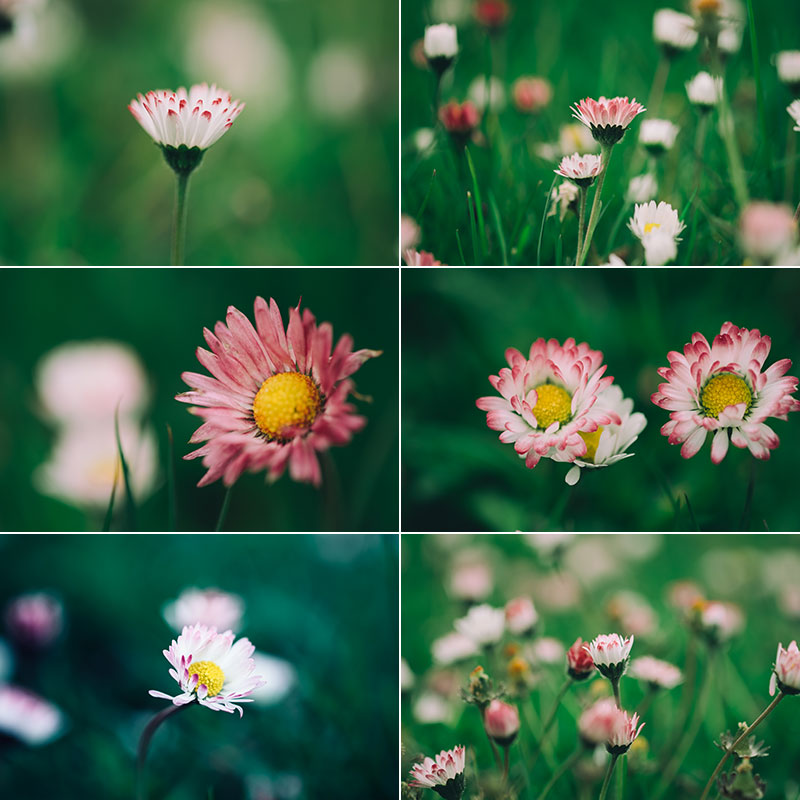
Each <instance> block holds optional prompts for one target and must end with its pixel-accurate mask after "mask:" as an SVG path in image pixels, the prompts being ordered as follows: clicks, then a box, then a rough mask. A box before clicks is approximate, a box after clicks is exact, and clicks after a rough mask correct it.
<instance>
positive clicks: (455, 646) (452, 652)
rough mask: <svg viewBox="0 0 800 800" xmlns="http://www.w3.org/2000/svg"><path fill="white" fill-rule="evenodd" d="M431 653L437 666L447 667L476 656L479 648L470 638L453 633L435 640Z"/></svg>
mask: <svg viewBox="0 0 800 800" xmlns="http://www.w3.org/2000/svg"><path fill="white" fill-rule="evenodd" d="M431 653H432V654H433V660H434V661H435V662H436V663H437V664H443V665H445V666H446V665H448V664H455V663H456V662H457V661H464V660H465V659H467V658H471V657H472V656H474V655H476V654H477V653H478V646H477V645H476V644H475V642H474V640H472V639H470V637H469V636H465V635H464V634H463V633H458V632H457V631H453V632H452V633H448V634H445V635H444V636H440V637H439V638H438V639H434V641H433V643H432V644H431Z"/></svg>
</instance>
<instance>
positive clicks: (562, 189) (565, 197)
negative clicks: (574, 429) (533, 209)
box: [531, 181, 580, 536]
mask: <svg viewBox="0 0 800 800" xmlns="http://www.w3.org/2000/svg"><path fill="white" fill-rule="evenodd" d="M579 191H580V190H579V189H578V187H577V186H576V185H575V184H574V183H573V182H572V181H561V183H560V184H559V185H558V186H557V187H556V188H554V189H553V191H552V192H551V193H550V204H549V208H550V210H549V211H548V212H547V216H548V217H554V216H555V215H556V213H557V214H558V219H559V222H563V221H564V217H565V216H566V214H567V211H568V209H569V207H570V205H571V204H572V203H577V200H578V193H579ZM531 535H532V536H533V535H535V534H531Z"/></svg>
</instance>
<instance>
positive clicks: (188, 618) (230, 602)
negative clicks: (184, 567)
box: [163, 587, 244, 631]
mask: <svg viewBox="0 0 800 800" xmlns="http://www.w3.org/2000/svg"><path fill="white" fill-rule="evenodd" d="M163 614H164V619H165V620H166V621H167V624H168V625H169V626H170V628H173V629H174V630H176V631H180V630H183V628H185V627H186V626H187V625H195V624H197V623H199V624H201V625H208V626H209V627H211V628H217V629H218V630H222V631H226V630H233V631H237V630H239V628H240V627H241V624H242V615H243V614H244V601H243V600H242V598H241V597H239V596H238V595H235V594H229V593H228V592H221V591H220V590H219V589H197V588H194V587H193V588H191V589H184V590H183V591H182V592H181V593H180V595H178V597H177V599H175V600H173V601H172V602H171V603H168V604H167V605H166V606H164V610H163Z"/></svg>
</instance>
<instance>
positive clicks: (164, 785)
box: [0, 535, 398, 800]
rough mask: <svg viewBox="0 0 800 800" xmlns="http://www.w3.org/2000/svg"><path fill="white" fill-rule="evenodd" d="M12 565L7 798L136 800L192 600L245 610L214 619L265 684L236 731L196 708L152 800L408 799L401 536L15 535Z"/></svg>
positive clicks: (1, 698)
mask: <svg viewBox="0 0 800 800" xmlns="http://www.w3.org/2000/svg"><path fill="white" fill-rule="evenodd" d="M0 563H1V564H2V565H3V566H2V567H0V587H2V588H0V614H2V620H0V628H2V630H1V631H0V748H1V749H2V754H3V769H2V770H1V771H0V793H2V795H3V797H17V798H31V800H33V798H41V797H48V796H53V795H54V794H56V795H57V796H58V797H60V798H64V800H72V799H73V798H75V800H78V798H88V797H98V796H102V797H104V798H109V800H117V799H118V800H129V799H130V798H131V797H133V796H134V786H135V782H134V780H135V774H136V772H135V764H136V745H137V740H138V738H139V736H140V734H141V732H142V730H143V729H144V726H145V725H146V724H147V722H148V721H149V720H150V719H151V718H152V717H153V716H154V715H155V714H156V713H158V712H160V711H162V710H164V709H165V708H169V707H170V705H169V701H167V700H162V699H156V698H153V697H150V696H149V695H148V690H150V689H156V690H158V691H162V692H165V693H169V694H173V695H174V694H177V693H178V692H177V691H175V690H177V689H178V685H177V684H176V683H175V681H174V680H173V679H172V678H171V677H170V676H169V672H168V670H169V664H168V662H167V660H166V659H165V658H164V656H163V655H162V650H165V649H167V648H169V645H170V642H171V641H172V640H173V639H175V638H176V636H177V635H178V634H177V632H176V630H175V629H174V627H172V625H171V624H168V623H167V620H166V619H165V612H166V617H167V618H169V619H170V622H171V623H173V622H175V619H174V618H173V616H172V613H170V612H173V613H174V611H175V607H174V605H171V604H172V603H173V601H174V600H175V599H176V598H178V597H179V595H182V592H184V590H185V589H187V588H191V587H198V588H201V589H209V588H215V589H218V590H221V591H223V592H227V593H230V594H232V595H235V596H236V598H237V599H238V603H239V609H238V610H239V611H241V618H240V620H239V622H238V624H237V622H236V620H235V619H231V618H230V616H229V615H228V616H227V617H226V615H223V614H221V613H220V609H219V608H217V610H216V613H217V617H218V622H219V623H220V624H232V626H233V629H234V631H235V632H237V635H239V636H245V637H247V638H248V639H250V641H251V642H252V643H253V645H255V647H256V652H257V653H259V654H261V655H259V656H258V657H257V658H256V661H257V669H259V670H263V672H260V673H259V674H264V675H265V676H266V678H267V685H266V686H265V687H263V689H262V690H260V691H259V692H258V693H257V694H256V696H255V702H252V703H246V704H243V709H244V715H243V717H242V718H241V719H240V718H239V714H238V713H234V714H228V713H224V712H214V711H211V710H209V709H206V708H203V707H202V706H193V707H191V708H189V709H187V710H185V711H182V712H181V714H180V715H179V716H177V717H174V718H171V719H168V720H167V721H166V722H165V723H164V724H163V725H162V727H161V728H159V730H158V731H157V733H156V735H155V737H154V738H153V741H152V745H151V749H150V755H149V758H148V762H147V774H148V776H149V778H148V789H149V791H148V793H147V797H148V798H156V797H160V798H167V797H169V798H171V799H172V800H197V798H201V797H202V798H207V797H208V798H214V800H267V798H269V799H270V800H307V799H309V798H315V797H322V796H325V797H331V798H346V797H347V798H349V797H352V796H353V795H354V794H357V795H358V796H362V797H377V798H386V800H388V798H392V797H395V796H396V788H395V786H396V783H395V781H396V764H397V722H398V720H397V659H398V636H397V606H398V579H397V536H396V535H395V536H379V535H345V536H337V535H319V536H312V535H309V536H291V535H286V536H268V535H264V536H235V535H234V536H222V535H219V536H213V535H212V536H207V537H203V538H202V539H198V538H196V537H194V536H107V537H106V536H76V535H73V536H37V537H32V536H5V537H0ZM30 593H36V594H38V595H39V596H38V597H33V598H31V597H26V595H28V594H30ZM42 593H47V595H48V596H49V597H51V598H54V599H55V602H57V604H58V606H57V607H58V610H59V618H58V619H57V620H56V622H57V625H56V629H55V633H54V635H53V631H54V627H53V625H50V627H49V628H48V627H47V626H45V624H44V621H45V617H47V616H49V617H50V618H51V619H52V608H53V607H52V605H50V606H48V605H45V604H44V601H43V600H42V597H41V594H42ZM20 595H23V598H22V600H20ZM182 597H183V598H184V600H185V599H186V595H182ZM25 608H27V609H29V610H28V612H27V613H24V609H25ZM30 609H33V610H35V609H38V613H32V611H31V610H30ZM193 612H194V614H195V615H198V614H200V615H202V614H203V613H206V614H208V613H209V609H208V608H206V609H205V611H204V609H203V608H202V606H200V605H198V604H197V603H194V604H191V603H186V602H184V604H183V607H182V609H181V614H180V617H181V619H183V620H184V621H185V620H188V619H189V618H191V617H192V615H193ZM206 619H207V618H206ZM355 620H357V624H354V621H355ZM196 621H197V620H196ZM21 633H27V638H22V637H21V635H20V634H21ZM3 653H5V654H6V655H5V659H3ZM264 658H267V663H266V667H265V666H264V660H263V659H264ZM8 687H13V689H14V690H15V691H16V692H17V695H18V694H19V692H18V690H19V689H25V690H26V692H28V693H30V692H32V693H34V694H35V696H36V698H38V699H39V705H36V706H31V707H35V708H36V709H37V710H38V713H37V715H36V719H35V720H34V719H32V715H28V716H27V718H25V717H21V716H17V717H16V718H15V719H9V718H8V717H7V716H6V712H7V711H8V710H9V706H10V696H11V692H10V690H9V689H8ZM24 697H25V698H29V697H30V695H29V694H26V695H25V696H24ZM41 701H46V702H47V703H48V704H49V706H44V707H42V706H41ZM17 705H19V704H18V703H17ZM45 710H49V711H55V713H56V714H57V716H55V717H54V716H53V715H52V714H51V715H46V714H45V713H43V712H44V711H45ZM34 721H35V722H36V725H34ZM23 735H25V736H26V737H27V738H26V739H25V740H24V741H23V739H22V736H23ZM365 753H369V758H365V757H364V754H365ZM43 765H46V769H45V768H43Z"/></svg>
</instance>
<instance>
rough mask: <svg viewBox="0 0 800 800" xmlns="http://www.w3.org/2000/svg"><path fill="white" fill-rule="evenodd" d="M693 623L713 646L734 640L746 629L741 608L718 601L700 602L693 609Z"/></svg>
mask: <svg viewBox="0 0 800 800" xmlns="http://www.w3.org/2000/svg"><path fill="white" fill-rule="evenodd" d="M691 622H692V624H693V625H694V627H695V629H696V630H697V631H699V633H701V634H702V635H703V636H704V637H705V639H706V640H707V641H708V642H709V643H710V644H712V645H720V644H723V643H725V642H727V641H728V640H729V639H732V638H733V637H734V636H735V635H736V634H737V633H739V631H741V629H742V628H743V627H744V618H743V616H742V611H741V609H740V608H739V606H737V605H735V604H734V603H722V602H719V601H717V600H712V601H706V600H699V601H697V602H696V603H695V604H694V606H693V607H692V616H691Z"/></svg>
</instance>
